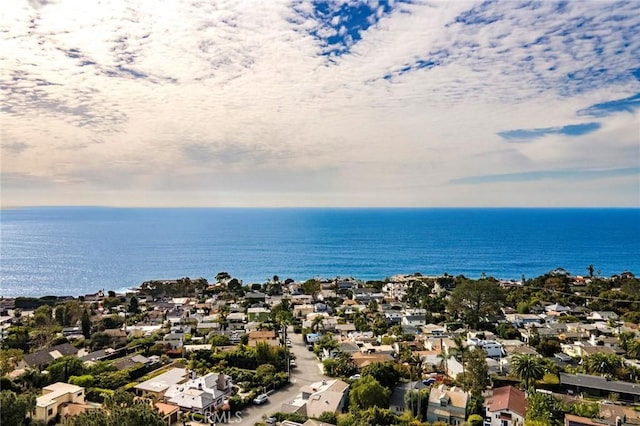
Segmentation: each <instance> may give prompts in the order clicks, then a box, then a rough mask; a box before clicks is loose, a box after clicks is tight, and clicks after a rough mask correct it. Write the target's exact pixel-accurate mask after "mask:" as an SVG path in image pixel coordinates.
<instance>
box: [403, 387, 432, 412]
mask: <svg viewBox="0 0 640 426" xmlns="http://www.w3.org/2000/svg"><path fill="white" fill-rule="evenodd" d="M428 407H429V389H428V388H425V389H421V390H410V391H409V392H407V393H405V394H404V408H405V409H406V410H409V411H410V412H411V415H412V416H413V417H415V418H417V419H426V418H427V408H428Z"/></svg>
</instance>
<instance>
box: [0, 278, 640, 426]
mask: <svg viewBox="0 0 640 426" xmlns="http://www.w3.org/2000/svg"><path fill="white" fill-rule="evenodd" d="M587 270H590V269H587ZM639 324H640V280H638V279H637V278H635V276H634V275H633V274H632V273H630V272H628V271H625V272H623V273H621V274H620V275H615V276H612V277H601V276H594V275H593V274H589V275H588V276H582V275H572V274H570V273H568V272H567V271H564V270H563V269H562V268H558V269H556V270H553V271H550V272H549V273H547V274H545V275H543V276H540V277H535V278H532V279H525V277H523V278H522V280H520V281H505V280H500V279H497V278H493V277H484V276H483V277H481V278H480V279H477V280H474V279H469V278H466V277H464V276H461V275H460V276H450V275H448V274H444V275H442V276H422V275H421V274H411V275H398V276H393V277H388V278H385V279H384V280H381V281H362V280H358V279H356V278H345V277H337V278H333V279H321V278H311V279H308V280H306V281H300V282H298V281H294V280H293V279H286V280H283V281H281V280H280V278H279V277H278V276H274V277H273V278H270V279H268V280H267V281H266V282H265V283H253V284H249V285H245V284H244V283H243V282H242V281H241V280H239V279H237V278H233V277H232V276H231V275H230V274H228V273H226V272H220V273H218V274H217V275H216V276H215V278H214V279H213V280H212V283H210V282H209V281H208V280H207V279H205V278H198V279H190V278H181V279H176V280H160V281H147V282H144V283H142V284H141V285H140V286H139V287H138V288H135V289H131V290H130V291H127V292H125V293H116V292H114V291H104V290H102V291H100V292H98V293H95V294H87V295H84V296H81V297H71V296H70V297H42V298H26V297H24V298H20V297H19V298H11V299H8V298H6V299H5V298H3V299H1V300H0V330H1V334H0V335H1V338H2V350H1V355H2V357H1V359H0V361H1V364H0V367H1V370H2V383H1V385H2V386H1V388H2V401H1V402H2V409H1V411H2V424H3V425H4V424H10V425H12V424H15V425H20V424H37V425H46V424H52V425H53V424H62V425H85V424H93V423H91V422H92V421H97V420H95V419H97V418H103V419H105V420H104V421H105V422H107V421H109V419H111V420H114V419H116V418H118V419H127V418H142V417H140V416H143V417H144V418H148V419H152V420H149V422H152V423H149V424H163V425H169V426H170V425H186V424H191V425H210V424H224V423H238V424H247V425H249V424H251V425H254V424H269V425H274V424H280V425H315V424H323V425H338V426H352V425H353V426H356V425H370V424H384V425H392V424H393V425H407V426H408V425H427V424H429V425H438V426H444V425H454V426H460V425H471V426H524V425H529V424H531V425H554V426H555V425H561V424H564V425H576V426H577V425H593V424H597V425H601V426H604V425H611V426H624V425H638V424H640V361H639V360H640V332H639ZM101 416H102V417H101ZM136 416H138V417H136ZM145 416H146V417H145ZM153 422H155V423H153ZM96 424H110V423H96Z"/></svg>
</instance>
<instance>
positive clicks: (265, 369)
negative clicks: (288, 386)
mask: <svg viewBox="0 0 640 426" xmlns="http://www.w3.org/2000/svg"><path fill="white" fill-rule="evenodd" d="M276 372H277V370H276V367H274V366H273V365H271V364H262V365H259V366H258V368H256V377H257V378H258V380H259V381H260V383H261V384H262V385H263V386H264V385H266V384H268V383H271V382H273V377H274V376H275V374H276Z"/></svg>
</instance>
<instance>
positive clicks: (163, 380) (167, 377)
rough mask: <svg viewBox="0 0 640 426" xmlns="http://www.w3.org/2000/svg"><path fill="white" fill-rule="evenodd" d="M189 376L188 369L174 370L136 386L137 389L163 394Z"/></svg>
mask: <svg viewBox="0 0 640 426" xmlns="http://www.w3.org/2000/svg"><path fill="white" fill-rule="evenodd" d="M188 375H189V372H188V371H187V369H186V368H174V369H172V370H169V371H167V372H166V373H162V374H160V375H159V376H156V377H154V378H152V379H149V380H147V381H145V382H142V383H140V384H138V385H136V386H135V389H140V390H143V391H150V392H162V391H164V390H167V389H168V388H169V386H171V385H177V384H178V383H180V382H181V381H183V380H184V379H186V378H187V376H188Z"/></svg>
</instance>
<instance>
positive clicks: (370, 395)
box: [349, 376, 391, 409]
mask: <svg viewBox="0 0 640 426" xmlns="http://www.w3.org/2000/svg"><path fill="white" fill-rule="evenodd" d="M390 397H391V391H390V390H389V389H387V388H385V387H384V386H382V385H381V384H380V383H379V382H378V381H377V380H376V379H374V378H373V376H366V377H363V378H361V379H360V380H358V381H356V382H355V383H354V384H353V385H352V388H351V392H350V396H349V402H350V404H351V406H353V407H357V408H359V409H367V408H370V407H380V408H387V407H389V398H390Z"/></svg>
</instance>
